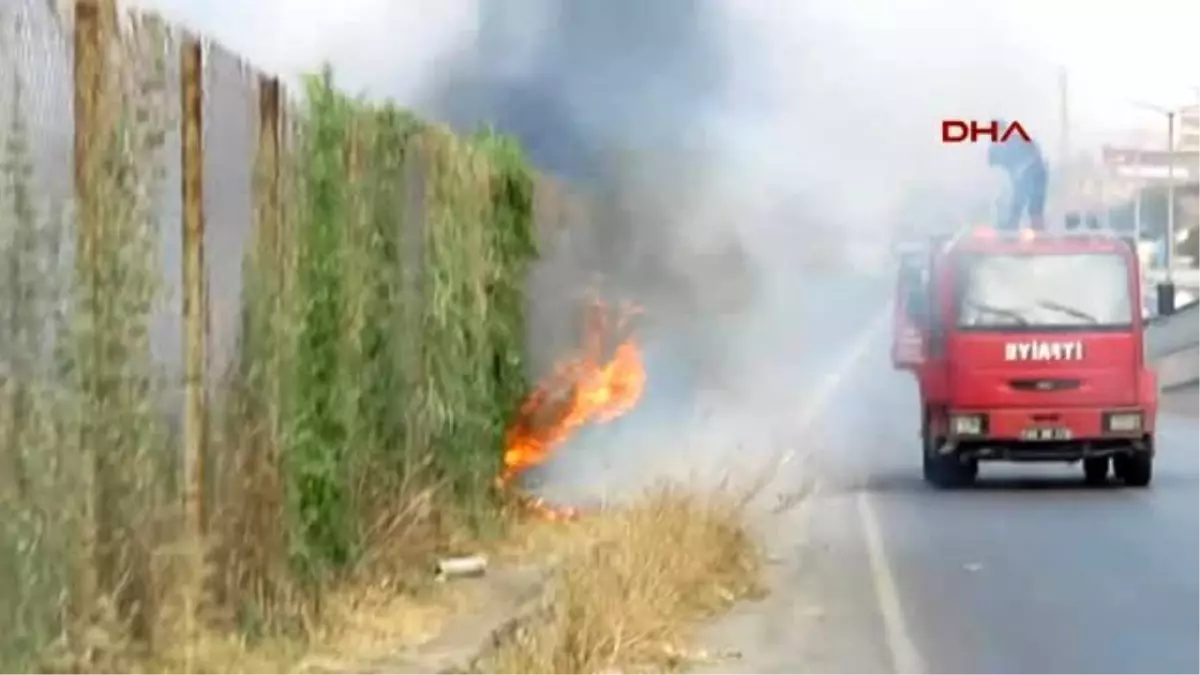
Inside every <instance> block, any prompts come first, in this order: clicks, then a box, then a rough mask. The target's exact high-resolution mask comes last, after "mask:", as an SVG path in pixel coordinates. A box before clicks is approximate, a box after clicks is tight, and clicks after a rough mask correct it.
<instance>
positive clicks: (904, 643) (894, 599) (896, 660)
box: [856, 492, 929, 673]
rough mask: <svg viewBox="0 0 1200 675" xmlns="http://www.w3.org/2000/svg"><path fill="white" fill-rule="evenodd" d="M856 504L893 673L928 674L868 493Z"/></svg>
mask: <svg viewBox="0 0 1200 675" xmlns="http://www.w3.org/2000/svg"><path fill="white" fill-rule="evenodd" d="M856 501H857V502H858V517H859V520H860V521H861V522H862V530H863V539H864V540H865V541H866V545H867V558H868V559H869V560H870V563H871V581H872V582H873V585H874V587H875V599H876V601H877V602H878V603H879V613H880V615H881V616H882V617H883V635H884V640H885V641H886V642H887V649H888V656H889V657H890V658H891V660H892V670H893V671H894V672H897V673H926V672H929V671H928V669H927V668H926V667H925V661H924V659H922V658H921V654H920V652H919V651H918V650H917V645H916V643H914V642H913V640H912V638H911V637H910V634H909V632H908V625H907V623H906V622H905V619H904V610H903V609H901V606H900V591H899V590H898V589H897V587H896V577H895V575H893V574H892V568H891V565H890V564H889V563H888V559H887V552H886V550H885V549H884V547H883V536H882V535H881V534H880V531H879V520H878V518H876V517H875V509H874V508H873V507H872V506H871V499H870V497H868V496H867V493H865V492H859V493H858V498H857V500H856Z"/></svg>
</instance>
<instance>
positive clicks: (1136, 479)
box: [1115, 452, 1154, 487]
mask: <svg viewBox="0 0 1200 675" xmlns="http://www.w3.org/2000/svg"><path fill="white" fill-rule="evenodd" d="M1115 466H1116V472H1117V476H1118V477H1119V478H1120V479H1121V480H1122V481H1123V482H1124V483H1125V484H1126V485H1128V486H1129V487H1146V486H1147V485H1149V484H1150V481H1151V480H1152V479H1153V478H1154V455H1152V454H1150V453H1148V452H1135V453H1132V454H1129V455H1125V456H1123V457H1118V458H1117V459H1116V461H1115Z"/></svg>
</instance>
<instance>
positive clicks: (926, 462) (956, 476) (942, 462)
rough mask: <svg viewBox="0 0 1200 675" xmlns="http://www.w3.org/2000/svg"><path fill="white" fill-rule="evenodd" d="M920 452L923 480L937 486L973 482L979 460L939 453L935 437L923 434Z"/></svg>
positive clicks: (945, 486)
mask: <svg viewBox="0 0 1200 675" xmlns="http://www.w3.org/2000/svg"><path fill="white" fill-rule="evenodd" d="M923 440H924V442H923V443H922V445H923V446H924V447H922V453H921V458H922V462H921V473H922V475H923V477H924V478H925V482H926V483H929V484H930V485H933V486H935V487H939V488H956V487H964V486H967V485H970V484H971V483H973V482H975V477H976V476H978V475H979V462H977V461H975V460H970V461H966V462H964V461H962V460H961V459H960V458H959V457H957V456H956V455H939V454H938V453H937V448H938V446H939V445H940V443H939V442H938V440H937V439H934V438H930V437H929V436H928V435H925V436H924V438H923Z"/></svg>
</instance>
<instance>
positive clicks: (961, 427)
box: [950, 415, 986, 436]
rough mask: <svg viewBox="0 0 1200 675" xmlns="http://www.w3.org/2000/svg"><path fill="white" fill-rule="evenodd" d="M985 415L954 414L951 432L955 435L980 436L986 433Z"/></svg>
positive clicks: (951, 421)
mask: <svg viewBox="0 0 1200 675" xmlns="http://www.w3.org/2000/svg"><path fill="white" fill-rule="evenodd" d="M985 430H986V427H985V425H984V420H983V415H952V416H951V417H950V433H952V434H953V435H955V436H980V435H982V434H983V433H984V431H985Z"/></svg>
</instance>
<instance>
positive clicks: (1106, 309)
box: [893, 228, 1158, 487]
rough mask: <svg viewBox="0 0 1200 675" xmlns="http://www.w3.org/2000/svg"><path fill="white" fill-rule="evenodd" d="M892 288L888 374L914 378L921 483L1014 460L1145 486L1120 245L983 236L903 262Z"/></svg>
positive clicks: (1141, 365)
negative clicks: (1078, 466) (1071, 466)
mask: <svg viewBox="0 0 1200 675" xmlns="http://www.w3.org/2000/svg"><path fill="white" fill-rule="evenodd" d="M897 289H898V290H897V307H898V308H899V309H898V311H897V317H896V335H895V336H894V340H893V364H894V365H895V366H896V367H897V368H900V369H904V370H908V371H910V372H912V373H913V374H914V376H915V378H916V380H917V384H918V389H919V391H920V400H921V410H920V414H921V440H922V466H923V469H924V475H925V479H926V480H927V481H929V482H930V483H933V484H935V485H938V486H943V487H948V486H955V485H963V484H967V483H970V482H972V481H973V480H974V479H975V477H976V475H977V474H978V470H979V463H980V462H983V461H1011V462H1067V463H1074V462H1082V463H1083V467H1084V475H1085V479H1086V480H1087V481H1088V482H1089V483H1102V482H1106V481H1107V480H1108V476H1109V472H1110V470H1111V471H1112V472H1113V473H1114V474H1115V475H1116V477H1117V478H1118V479H1120V480H1122V481H1123V482H1124V483H1125V484H1126V485H1129V486H1137V487H1143V486H1146V485H1148V484H1149V483H1150V481H1151V477H1152V468H1153V460H1154V428H1155V419H1156V415H1157V406H1158V386H1157V382H1156V378H1155V374H1154V372H1153V371H1152V370H1151V369H1150V368H1149V367H1148V366H1147V364H1146V360H1145V357H1144V351H1143V345H1142V336H1143V323H1142V322H1143V318H1142V312H1141V311H1140V299H1141V297H1142V294H1141V275H1140V272H1139V268H1138V259H1137V256H1136V255H1135V253H1134V251H1133V249H1132V247H1131V246H1130V245H1129V244H1128V243H1127V242H1125V241H1123V240H1122V239H1119V238H1116V237H1110V236H1106V235H1103V234H1096V233H1085V234H1057V233H1044V232H1033V231H1030V230H1025V231H1021V232H1017V233H998V232H995V231H994V230H990V229H988V228H979V229H976V230H974V231H972V232H969V233H964V234H963V235H960V236H957V237H955V238H953V239H952V240H950V241H947V242H944V243H938V244H936V245H932V246H930V247H929V250H928V252H927V254H926V255H925V256H924V257H923V259H922V260H921V261H919V262H915V261H913V260H910V261H909V262H908V263H907V265H906V264H904V263H903V262H902V264H901V271H900V279H899V282H898V284H897Z"/></svg>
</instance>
